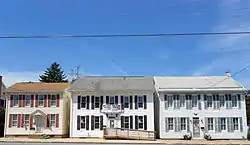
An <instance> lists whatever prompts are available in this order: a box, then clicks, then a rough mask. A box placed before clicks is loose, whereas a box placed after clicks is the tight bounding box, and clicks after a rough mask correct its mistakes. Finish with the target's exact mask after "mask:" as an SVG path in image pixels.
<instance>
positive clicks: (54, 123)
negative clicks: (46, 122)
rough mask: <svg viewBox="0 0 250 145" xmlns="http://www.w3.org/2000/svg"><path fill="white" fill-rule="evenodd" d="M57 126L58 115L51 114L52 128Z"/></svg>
mask: <svg viewBox="0 0 250 145" xmlns="http://www.w3.org/2000/svg"><path fill="white" fill-rule="evenodd" d="M55 126H56V115H55V114H51V115H50V127H55Z"/></svg>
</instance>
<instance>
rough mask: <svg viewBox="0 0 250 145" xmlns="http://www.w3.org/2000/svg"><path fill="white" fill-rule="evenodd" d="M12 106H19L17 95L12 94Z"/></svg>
mask: <svg viewBox="0 0 250 145" xmlns="http://www.w3.org/2000/svg"><path fill="white" fill-rule="evenodd" d="M13 106H14V107H18V106H19V95H14V96H13Z"/></svg>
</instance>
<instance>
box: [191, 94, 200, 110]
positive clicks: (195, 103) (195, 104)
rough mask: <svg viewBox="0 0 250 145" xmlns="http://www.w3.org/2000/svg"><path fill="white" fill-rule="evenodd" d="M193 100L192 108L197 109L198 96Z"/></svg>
mask: <svg viewBox="0 0 250 145" xmlns="http://www.w3.org/2000/svg"><path fill="white" fill-rule="evenodd" d="M191 99H192V107H197V103H198V96H197V95H194V96H193V97H192V98H191Z"/></svg>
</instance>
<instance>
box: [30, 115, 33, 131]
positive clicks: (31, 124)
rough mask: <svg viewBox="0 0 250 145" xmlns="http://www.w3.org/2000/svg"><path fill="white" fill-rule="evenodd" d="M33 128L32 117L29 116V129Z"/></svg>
mask: <svg viewBox="0 0 250 145" xmlns="http://www.w3.org/2000/svg"><path fill="white" fill-rule="evenodd" d="M32 127H33V116H30V128H32Z"/></svg>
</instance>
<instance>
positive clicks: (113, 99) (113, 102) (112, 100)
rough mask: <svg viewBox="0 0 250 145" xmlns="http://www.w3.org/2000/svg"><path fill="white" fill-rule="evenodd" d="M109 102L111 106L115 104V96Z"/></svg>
mask: <svg viewBox="0 0 250 145" xmlns="http://www.w3.org/2000/svg"><path fill="white" fill-rule="evenodd" d="M109 102H110V104H115V97H114V96H110V100H109Z"/></svg>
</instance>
